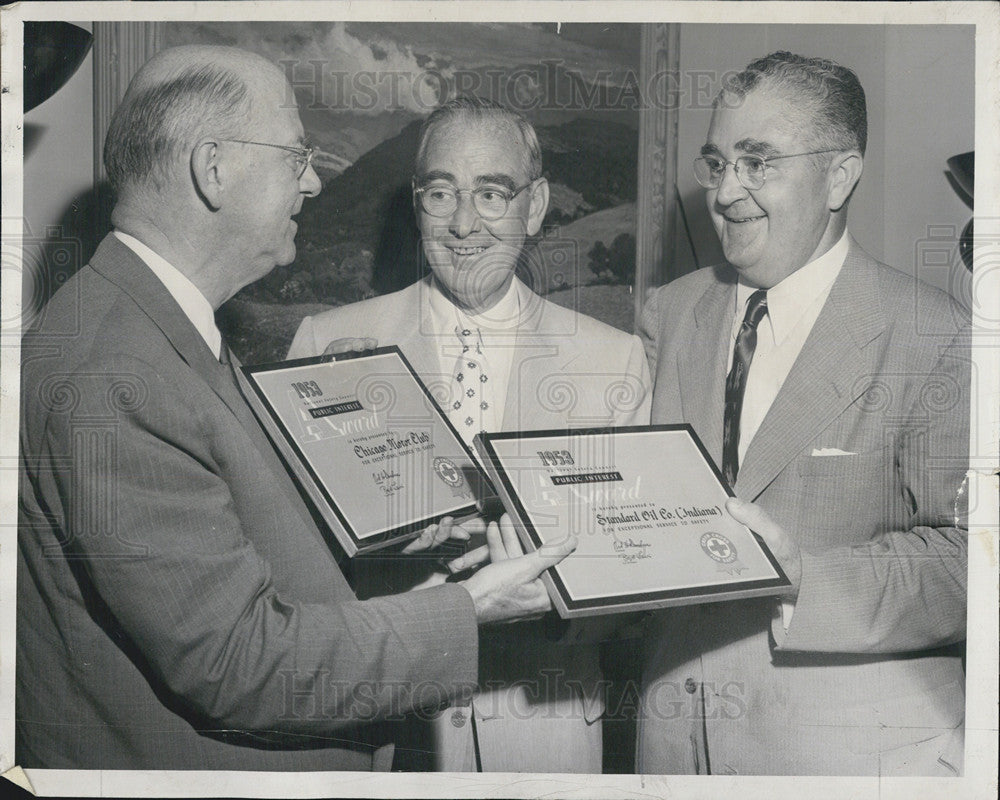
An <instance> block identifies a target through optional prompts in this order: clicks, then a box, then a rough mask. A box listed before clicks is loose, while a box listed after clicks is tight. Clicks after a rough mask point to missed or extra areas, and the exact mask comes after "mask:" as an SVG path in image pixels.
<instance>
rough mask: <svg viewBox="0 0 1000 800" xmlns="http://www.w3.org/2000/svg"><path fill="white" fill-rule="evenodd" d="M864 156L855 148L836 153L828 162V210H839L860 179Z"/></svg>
mask: <svg viewBox="0 0 1000 800" xmlns="http://www.w3.org/2000/svg"><path fill="white" fill-rule="evenodd" d="M863 169H864V158H863V157H862V155H861V153H859V152H858V151H857V150H848V151H847V152H844V153H838V154H837V155H836V156H834V158H833V161H831V162H830V168H829V170H828V171H827V174H828V176H829V183H828V188H827V206H828V207H829V209H830V211H840V209H841V208H843V206H844V203H846V202H847V200H848V198H849V197H850V196H851V192H853V191H854V187H855V186H857V185H858V181H859V180H860V179H861V172H862V170H863Z"/></svg>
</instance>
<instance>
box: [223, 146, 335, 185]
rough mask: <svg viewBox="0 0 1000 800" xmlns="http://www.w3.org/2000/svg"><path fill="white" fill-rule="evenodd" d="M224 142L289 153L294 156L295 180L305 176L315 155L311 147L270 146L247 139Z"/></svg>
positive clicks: (314, 150) (313, 148) (314, 149)
mask: <svg viewBox="0 0 1000 800" xmlns="http://www.w3.org/2000/svg"><path fill="white" fill-rule="evenodd" d="M224 141H227V142H234V143H236V144H255V145H257V146H258V147H273V148H275V149H276V150H284V151H285V152H287V153H291V154H292V155H294V156H295V169H296V173H295V178H296V180H298V179H299V178H301V177H302V176H303V175H305V174H306V170H307V169H309V165H310V164H312V160H313V156H315V155H316V148H315V147H312V146H311V145H306V146H304V147H293V146H291V145H286V144H271V143H270V142H251V141H248V140H247V139H225V140H224Z"/></svg>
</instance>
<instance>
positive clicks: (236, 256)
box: [16, 47, 572, 770]
mask: <svg viewBox="0 0 1000 800" xmlns="http://www.w3.org/2000/svg"><path fill="white" fill-rule="evenodd" d="M312 152H313V151H312V149H311V148H310V147H308V145H307V144H306V143H305V142H304V140H303V128H302V124H301V122H300V120H299V115H298V110H297V109H296V107H295V104H294V95H293V93H292V90H291V87H290V86H289V85H288V83H287V81H286V80H285V78H284V76H283V74H282V72H281V71H280V70H279V69H278V68H277V67H275V66H274V65H272V64H270V63H269V62H267V61H265V60H264V59H262V58H260V57H259V56H256V55H253V54H250V53H246V52H243V51H240V50H236V49H232V48H219V47H185V48H176V49H173V50H167V51H164V52H163V53H161V54H159V55H157V56H156V57H155V58H154V59H152V60H151V61H150V62H149V63H148V64H147V65H146V66H145V67H143V68H142V69H141V70H140V71H139V73H138V74H137V75H136V77H135V79H134V80H133V82H132V84H131V86H130V87H129V91H128V93H127V94H126V96H125V98H124V100H123V101H122V105H121V107H120V108H119V109H118V111H117V112H116V114H115V117H114V119H113V120H112V124H111V128H110V131H109V133H108V140H107V143H106V147H105V164H106V166H107V169H108V174H109V176H110V178H111V181H112V183H113V184H114V186H115V189H116V191H117V193H118V202H117V205H116V207H115V209H114V214H113V217H112V221H113V223H114V226H115V231H114V232H113V233H112V234H110V235H109V236H108V237H107V238H106V239H105V240H104V241H103V242H102V243H101V245H100V247H99V249H98V251H97V253H96V254H95V255H94V257H93V259H92V260H91V262H90V264H89V265H87V266H85V267H83V268H82V269H81V270H80V271H79V272H78V273H77V274H76V275H75V276H74V277H73V278H72V279H70V280H69V281H68V282H67V283H66V284H65V285H64V286H63V287H62V288H61V289H60V290H59V291H58V292H57V293H56V295H55V296H54V298H53V299H52V301H51V302H50V303H49V305H48V306H47V307H46V309H45V311H44V312H43V314H42V319H41V322H40V324H39V326H38V327H37V329H35V330H33V331H32V332H30V333H29V334H28V335H27V336H26V337H25V339H24V341H23V345H22V360H23V381H22V388H23V395H22V411H23V422H22V435H21V458H22V467H23V468H22V474H21V484H20V507H21V516H20V521H19V535H18V554H19V563H18V627H17V632H18V647H17V654H18V663H17V687H16V707H17V709H16V714H17V723H16V737H17V738H16V748H17V749H16V759H17V763H18V764H21V765H23V766H27V767H44V768H58V769H74V768H91V769H98V768H100V769H157V768H159V769H254V770H299V769H323V770H371V769H380V768H381V769H385V768H388V766H389V764H390V763H391V759H392V733H393V732H392V726H390V725H382V724H379V723H380V721H383V720H387V719H391V718H393V717H399V716H401V715H402V714H403V713H404V712H406V711H408V710H410V709H413V708H416V707H420V706H424V705H431V706H439V705H441V704H443V703H447V702H448V701H451V700H454V699H455V698H457V697H460V696H462V695H463V694H465V695H467V694H468V693H469V692H470V691H471V689H472V688H473V687H474V686H475V685H476V683H477V649H478V642H477V624H480V623H486V622H500V621H507V620H513V619H518V618H521V617H525V616H534V615H537V614H539V613H542V612H544V611H546V610H547V609H549V608H550V604H549V600H548V596H547V594H546V593H545V589H544V587H543V586H542V584H541V582H540V581H539V580H537V577H538V575H539V573H540V572H541V571H542V570H543V569H545V568H547V567H548V566H550V565H552V564H553V563H556V562H558V561H559V560H560V559H561V558H562V557H563V556H564V555H565V554H566V553H567V552H569V550H570V549H571V547H572V544H571V543H568V544H567V545H566V547H563V548H562V549H559V550H558V551H555V549H554V548H553V550H554V552H552V553H548V554H542V553H534V554H531V555H530V556H519V557H511V558H508V559H506V560H502V563H494V564H490V565H489V566H487V567H485V568H483V569H482V570H480V571H479V572H477V573H476V574H475V575H473V576H472V577H470V578H468V579H467V580H466V581H464V582H462V583H448V584H443V585H439V586H435V587H433V588H428V589H425V590H421V591H414V592H410V593H408V594H407V595H406V596H405V597H384V598H379V599H376V600H370V601H366V602H362V601H359V600H357V598H356V597H355V596H354V594H353V593H352V591H351V590H350V588H349V587H348V584H347V582H346V580H345V578H344V576H343V575H342V573H341V571H340V569H339V567H338V563H337V560H336V558H335V555H334V551H333V549H331V544H330V543H331V541H332V537H330V533H329V531H328V530H326V529H325V528H324V527H323V526H322V525H317V523H315V522H314V520H313V514H312V513H311V511H310V508H309V506H308V505H307V503H306V502H304V501H303V499H302V496H301V495H300V492H299V489H298V487H297V486H296V485H295V484H294V483H293V481H292V480H291V478H290V477H289V474H288V472H287V471H286V469H285V467H284V465H283V463H282V461H281V459H280V458H279V456H278V455H277V453H276V452H275V450H274V449H273V448H272V447H271V445H270V443H269V441H268V439H267V437H266V436H265V435H264V433H263V431H262V429H261V428H260V427H259V426H258V424H257V421H256V420H255V418H254V416H253V414H252V413H251V411H250V408H249V406H248V405H247V402H246V400H245V399H244V398H243V396H242V395H241V394H240V391H239V388H238V386H237V384H236V381H235V376H234V374H233V367H234V365H233V363H232V359H231V357H230V353H229V350H228V348H227V347H226V345H225V344H224V343H223V342H222V341H221V337H220V335H219V332H218V330H217V328H216V327H215V323H214V319H213V311H214V310H215V309H217V308H218V307H219V306H220V305H221V304H222V303H223V302H225V301H226V300H227V299H229V298H230V297H231V296H232V295H233V294H235V293H236V292H237V291H238V290H239V289H240V288H241V287H243V286H245V285H247V284H248V283H250V282H252V281H254V280H256V279H258V278H260V277H262V276H263V275H266V274H267V273H268V271H270V270H271V269H272V268H273V267H274V266H275V265H276V264H287V263H289V262H291V261H292V259H293V258H294V256H295V243H294V238H295V231H296V224H295V222H294V220H293V219H292V218H293V217H294V216H295V214H297V213H298V211H299V210H300V208H301V206H302V203H303V201H304V199H305V198H307V197H312V196H314V195H315V194H316V193H317V192H319V190H320V182H319V179H318V177H317V176H316V173H315V172H314V171H313V169H312V168H311V165H310V162H311V158H312ZM507 533H508V537H509V532H507ZM487 537H488V539H489V542H490V545H491V547H490V552H491V555H492V556H494V560H497V561H500V560H501V558H502V557H503V556H505V555H507V554H508V553H510V552H511V550H510V549H508V548H507V547H506V544H511V545H512V548H511V549H513V548H516V547H517V545H516V544H514V543H513V540H511V539H510V538H508V539H507V540H506V541H505V540H504V538H503V534H501V532H499V531H498V530H497V529H496V528H495V527H491V528H490V529H489V530H488V531H487ZM511 555H513V553H511Z"/></svg>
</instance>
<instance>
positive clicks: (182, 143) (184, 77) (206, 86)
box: [104, 64, 251, 192]
mask: <svg viewBox="0 0 1000 800" xmlns="http://www.w3.org/2000/svg"><path fill="white" fill-rule="evenodd" d="M250 105H251V97H250V88H249V86H248V85H247V83H246V82H245V81H244V80H243V78H241V77H240V76H239V75H237V74H236V73H234V72H231V71H229V70H228V69H225V68H224V67H220V66H218V65H216V64H195V65H192V66H191V67H187V68H185V69H183V70H181V72H180V73H179V74H178V75H176V76H175V77H173V78H171V79H170V80H167V81H163V82H160V83H156V84H154V85H151V86H141V87H139V88H137V87H136V86H134V85H133V86H131V87H130V88H129V91H128V92H127V93H126V95H125V99H124V100H123V101H122V104H121V105H120V106H119V107H118V109H117V110H116V111H115V114H114V116H113V118H112V120H111V125H110V127H109V128H108V135H107V139H106V140H105V143H104V166H105V169H106V170H107V172H108V178H109V179H110V181H111V185H112V187H113V188H114V189H115V191H116V192H121V190H122V189H123V188H124V187H126V186H129V185H136V184H144V183H147V182H152V184H153V185H154V186H156V187H157V188H162V186H163V183H164V182H165V181H166V180H167V179H168V178H169V176H170V174H171V169H172V167H174V165H175V164H176V162H177V161H178V160H180V159H186V158H187V157H188V155H189V153H190V152H191V148H193V147H194V145H195V143H196V142H197V141H198V139H199V138H200V137H201V136H203V135H206V134H207V133H209V132H210V133H212V134H215V135H228V136H239V135H240V134H241V133H242V132H243V131H245V130H246V128H247V126H248V125H249V120H250Z"/></svg>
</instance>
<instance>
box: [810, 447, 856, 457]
mask: <svg viewBox="0 0 1000 800" xmlns="http://www.w3.org/2000/svg"><path fill="white" fill-rule="evenodd" d="M812 454H813V455H814V456H856V455H857V453H849V452H848V451H847V450H839V449H838V448H836V447H819V448H817V449H815V450H813V451H812Z"/></svg>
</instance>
